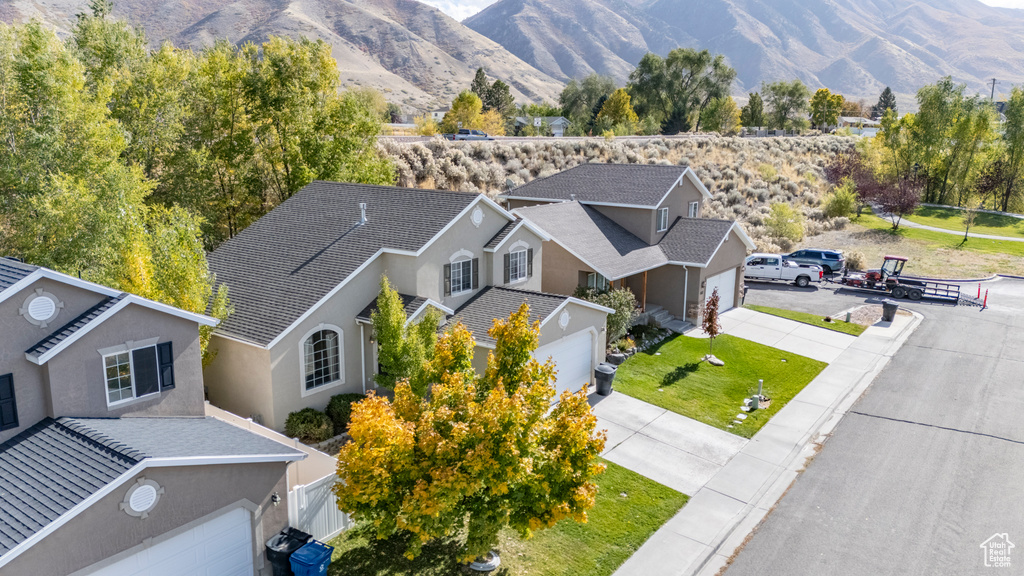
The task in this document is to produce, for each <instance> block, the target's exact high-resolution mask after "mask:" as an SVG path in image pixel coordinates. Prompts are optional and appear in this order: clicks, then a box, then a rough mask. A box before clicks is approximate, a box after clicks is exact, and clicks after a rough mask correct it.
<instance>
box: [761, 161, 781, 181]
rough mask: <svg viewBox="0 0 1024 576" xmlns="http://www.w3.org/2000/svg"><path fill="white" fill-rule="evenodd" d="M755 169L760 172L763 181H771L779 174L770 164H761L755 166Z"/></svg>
mask: <svg viewBox="0 0 1024 576" xmlns="http://www.w3.org/2000/svg"><path fill="white" fill-rule="evenodd" d="M757 171H758V172H760V173H761V179H762V180H764V181H765V182H771V181H772V180H775V177H776V176H778V175H779V173H778V171H776V170H775V167H774V166H772V165H771V164H761V165H760V166H758V167H757Z"/></svg>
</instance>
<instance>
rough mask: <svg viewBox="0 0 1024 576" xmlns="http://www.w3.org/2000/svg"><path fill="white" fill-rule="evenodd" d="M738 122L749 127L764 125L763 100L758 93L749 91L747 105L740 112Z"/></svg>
mask: <svg viewBox="0 0 1024 576" xmlns="http://www.w3.org/2000/svg"><path fill="white" fill-rule="evenodd" d="M740 124H741V125H743V126H748V127H750V128H760V127H761V126H764V125H765V119H764V101H762V100H761V94H760V93H758V92H751V93H750V96H749V99H748V100H747V105H746V106H744V107H743V110H742V111H741V112H740Z"/></svg>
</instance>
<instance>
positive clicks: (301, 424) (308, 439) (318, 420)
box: [284, 408, 334, 444]
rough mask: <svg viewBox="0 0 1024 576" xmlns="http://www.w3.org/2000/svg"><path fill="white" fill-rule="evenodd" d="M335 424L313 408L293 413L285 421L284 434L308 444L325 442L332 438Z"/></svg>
mask: <svg viewBox="0 0 1024 576" xmlns="http://www.w3.org/2000/svg"><path fill="white" fill-rule="evenodd" d="M332 432H334V423H333V422H331V419H330V418H328V417H327V414H324V413H323V412H321V411H319V410H314V409H313V408H303V409H302V410H299V411H298V412H292V413H291V414H289V415H288V418H287V419H286V420H285V421H284V433H285V434H287V435H288V436H290V437H292V438H298V439H299V440H300V441H302V442H304V443H306V444H316V443H317V442H323V441H324V440H327V439H328V438H330V437H331V436H332Z"/></svg>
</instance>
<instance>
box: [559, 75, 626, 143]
mask: <svg viewBox="0 0 1024 576" xmlns="http://www.w3.org/2000/svg"><path fill="white" fill-rule="evenodd" d="M615 88H616V86H615V80H613V79H612V78H611V77H609V76H601V75H598V74H591V75H590V76H587V77H586V78H584V79H583V80H582V81H580V80H576V79H572V80H570V81H569V83H568V84H567V85H566V86H565V88H564V89H563V90H562V94H561V95H560V96H559V98H558V103H559V104H560V105H561V106H562V115H563V116H565V117H566V118H568V119H569V120H570V121H572V123H573V126H574V127H578V128H579V129H581V130H582V129H584V128H585V127H586V126H587V125H588V124H589V123H590V121H591V120H592V119H593V117H594V116H596V115H597V113H596V112H594V108H595V106H596V105H597V103H598V100H600V99H601V98H607V96H609V95H610V94H611V93H612V92H614V91H615ZM597 110H598V111H600V110H601V109H600V107H598V108H597Z"/></svg>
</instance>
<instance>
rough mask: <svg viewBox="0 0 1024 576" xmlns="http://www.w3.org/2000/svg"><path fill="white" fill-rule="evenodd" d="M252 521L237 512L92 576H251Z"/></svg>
mask: <svg viewBox="0 0 1024 576" xmlns="http://www.w3.org/2000/svg"><path fill="white" fill-rule="evenodd" d="M251 518H252V515H251V514H250V513H249V511H248V510H246V509H244V508H236V509H235V510H232V511H230V512H228V513H226V514H223V515H221V516H218V517H216V518H214V519H212V520H210V521H208V522H204V523H203V524H201V525H199V526H196V527H195V528H192V529H191V530H189V531H187V532H184V533H182V534H178V535H177V536H174V537H172V538H170V539H168V540H164V541H163V542H160V543H159V544H156V545H154V546H152V547H150V548H147V549H145V550H142V551H141V552H138V553H136V554H133V555H131V556H129V557H127V558H124V559H123V560H118V561H117V562H116V563H114V564H111V565H109V566H107V567H105V568H101V569H99V570H98V571H96V572H93V573H92V574H91V576H252V573H253V567H252V550H253V548H252V520H251Z"/></svg>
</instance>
